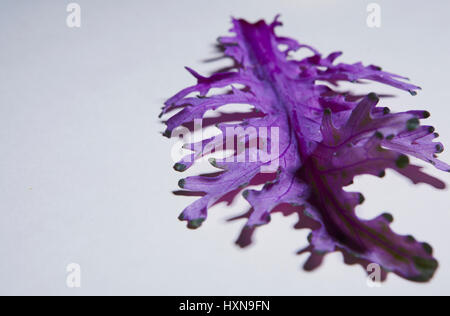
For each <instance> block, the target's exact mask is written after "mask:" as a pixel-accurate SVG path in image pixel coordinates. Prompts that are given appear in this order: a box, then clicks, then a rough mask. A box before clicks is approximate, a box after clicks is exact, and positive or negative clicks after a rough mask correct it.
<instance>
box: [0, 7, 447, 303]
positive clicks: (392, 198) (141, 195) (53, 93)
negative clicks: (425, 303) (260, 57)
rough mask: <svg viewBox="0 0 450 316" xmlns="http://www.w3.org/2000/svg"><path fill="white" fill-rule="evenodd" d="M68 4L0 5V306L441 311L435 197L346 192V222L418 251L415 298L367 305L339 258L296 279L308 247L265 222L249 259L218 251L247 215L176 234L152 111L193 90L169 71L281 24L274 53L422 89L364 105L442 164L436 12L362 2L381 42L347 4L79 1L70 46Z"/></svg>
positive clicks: (372, 186)
mask: <svg viewBox="0 0 450 316" xmlns="http://www.w3.org/2000/svg"><path fill="white" fill-rule="evenodd" d="M68 2H69V1H56V0H55V1H16V0H11V1H6V0H2V1H1V3H0V47H1V50H0V69H1V72H0V144H1V155H0V174H1V177H0V209H1V210H0V258H1V260H0V294H60V295H78V294H153V295H156V294H160V295H277V294H279V295H303V294H362V295H380V294H413V295H416V294H420V295H422V294H423V295H428V294H450V247H449V246H448V241H449V240H450V230H449V228H448V227H449V223H450V213H449V207H448V203H449V201H450V200H449V195H448V191H435V190H433V189H432V188H429V187H426V186H422V185H421V186H416V187H414V186H412V185H410V184H409V183H408V182H407V181H406V180H403V179H401V178H400V177H398V176H397V175H394V174H392V173H389V174H388V176H387V177H386V178H385V179H383V180H380V179H375V178H372V177H367V178H362V179H359V180H358V181H357V183H356V184H355V187H356V188H357V189H361V190H363V192H364V193H365V195H366V198H367V202H366V203H365V204H364V206H363V207H361V208H360V209H359V214H361V216H362V217H365V218H369V217H374V216H375V215H377V214H379V213H381V212H383V211H390V212H392V213H393V214H394V217H395V219H396V221H395V223H394V225H393V227H394V229H395V230H396V231H397V232H398V233H402V234H406V233H412V234H414V235H415V236H416V237H417V238H418V239H419V240H426V241H428V242H429V243H430V244H432V245H433V246H434V248H435V253H436V257H437V258H438V259H439V261H440V269H439V270H438V272H437V275H436V277H435V279H434V280H433V281H432V282H431V283H429V284H426V285H418V284H414V283H411V282H408V281H404V280H402V279H400V278H398V277H396V276H394V275H391V276H390V277H389V280H388V282H387V283H384V284H383V286H382V287H381V288H376V289H374V288H369V287H368V286H367V285H366V281H365V273H364V272H363V271H362V269H361V268H360V267H356V266H346V265H344V264H343V263H342V259H341V256H340V255H338V254H336V255H330V256H328V257H327V259H326V260H325V262H324V265H323V266H322V267H321V268H320V269H319V270H318V271H316V272H314V273H306V272H303V271H302V270H301V269H300V267H301V265H302V263H303V262H304V260H305V259H306V257H304V256H302V257H299V256H296V255H295V251H296V250H298V249H300V248H302V247H303V246H304V245H305V244H306V236H307V234H308V232H307V231H294V230H292V229H291V226H292V225H293V223H294V222H295V220H296V219H295V218H293V217H290V218H282V217H281V216H274V217H273V219H272V223H271V224H270V225H268V226H266V227H264V228H262V229H260V230H259V231H258V233H257V234H256V239H257V242H256V244H255V245H254V246H253V247H251V248H249V249H247V250H240V249H239V248H237V247H236V246H234V245H233V243H232V242H233V241H234V239H235V238H236V237H237V235H238V231H239V228H240V227H241V225H243V222H235V223H232V224H229V223H224V220H225V219H227V218H228V217H229V216H231V215H234V214H239V213H240V212H242V211H244V210H246V205H245V203H244V202H242V201H238V202H237V203H236V204H235V205H233V207H232V208H225V207H223V206H219V207H216V208H215V209H213V210H212V211H211V212H210V218H209V220H208V221H207V222H206V223H205V225H204V226H203V227H202V228H201V229H200V230H197V231H191V230H187V229H186V228H185V225H184V224H183V223H180V222H178V221H177V219H176V218H177V216H178V214H179V212H180V211H181V210H182V209H183V208H184V207H185V206H186V205H187V204H188V203H189V202H190V201H191V200H192V199H190V198H185V197H175V196H173V195H172V194H171V191H172V190H174V189H176V184H177V181H178V179H179V178H180V177H181V175H180V174H177V173H176V172H174V171H173V170H172V168H171V167H172V164H173V162H172V161H171V158H170V150H171V147H172V144H173V143H174V142H173V141H169V140H167V139H165V138H163V137H161V135H160V134H159V133H160V132H161V131H162V130H163V126H162V125H161V124H160V123H159V122H158V119H157V114H158V113H159V110H160V107H161V105H162V104H161V103H162V102H163V101H164V99H165V98H166V97H169V96H170V95H171V94H173V93H175V92H176V91H178V90H179V89H180V88H183V87H185V86H186V85H188V84H191V83H193V78H191V77H190V76H189V75H188V73H187V72H186V71H185V70H184V69H183V66H185V65H187V66H191V67H193V68H195V69H198V70H199V71H200V72H202V73H207V71H209V70H212V69H214V65H213V64H202V63H201V61H202V60H203V59H204V58H207V57H212V56H214V53H213V47H212V44H213V43H214V41H215V39H216V38H217V36H219V35H222V34H226V31H227V30H228V29H229V27H230V24H229V22H230V16H231V15H234V16H236V17H245V18H247V19H249V20H256V19H259V18H265V19H268V20H271V19H272V18H273V17H274V16H275V14H276V13H281V14H282V20H283V22H284V24H285V27H283V28H282V29H281V30H280V31H279V32H280V33H282V34H284V35H288V36H292V37H294V38H297V39H299V40H300V41H302V42H306V43H308V44H311V45H313V46H315V47H316V48H317V49H319V50H320V51H322V52H323V53H324V54H326V53H329V52H331V51H333V50H342V51H344V57H342V58H341V59H340V60H342V61H346V62H356V61H359V60H363V61H364V62H365V63H368V64H369V63H374V64H378V65H381V66H383V68H384V69H386V70H388V71H392V72H395V73H399V74H402V75H405V76H408V77H410V78H412V80H413V82H414V83H416V84H418V85H420V86H422V87H423V91H422V92H420V93H419V95H418V96H416V97H414V98H413V97H411V96H409V94H408V93H404V92H399V91H396V90H394V89H389V88H383V90H376V88H380V86H378V85H374V86H371V87H364V91H371V90H376V91H377V92H386V93H397V94H398V95H399V97H398V98H396V99H390V100H385V101H383V104H386V105H389V106H390V107H391V108H392V109H394V110H401V109H405V108H417V109H427V110H429V111H430V112H432V114H433V116H432V118H431V119H430V122H431V123H432V124H433V125H435V126H436V127H437V130H438V132H440V134H441V135H443V136H442V139H441V140H442V142H444V144H447V145H449V146H450V124H449V115H450V110H449V104H448V100H449V97H450V95H449V93H450V92H449V91H450V89H449V87H448V74H449V73H450V64H449V62H448V56H449V55H450V44H449V40H448V33H449V24H448V12H450V2H448V1H444V0H441V1H433V3H432V4H430V3H429V4H426V3H425V2H423V1H411V0H409V1H398V0H397V1H378V3H380V4H381V6H382V9H383V11H382V14H383V15H382V27H381V28H380V29H369V28H368V27H367V26H366V16H367V13H366V5H367V4H368V3H369V2H368V1H361V0H352V1H317V0H310V1H306V0H304V1H300V0H299V1H294V0H289V1H288V0H281V1H261V0H258V1H249V0H246V1H242V0H233V1H232V0H227V1H210V0H208V1H206V0H204V1H168V0H165V1H136V0H135V1H111V0H110V1H94V0H79V1H78V3H79V4H80V5H81V8H82V27H81V29H69V28H68V27H67V26H66V24H65V19H66V15H67V13H66V11H65V9H66V8H65V6H66V4H67V3H68ZM449 153H450V151H448V152H446V153H444V154H443V155H442V156H441V157H442V158H443V159H444V160H447V161H450V154H449ZM427 169H428V170H431V172H432V173H433V174H435V175H439V176H440V177H441V178H442V179H444V180H445V181H447V182H450V177H449V176H448V174H445V173H440V172H437V171H434V170H433V168H431V167H428V168H427ZM197 170H199V169H197ZM71 262H75V263H79V264H80V265H81V267H82V287H81V288H80V289H69V288H67V287H66V282H65V279H66V271H65V269H66V265H67V264H69V263H71Z"/></svg>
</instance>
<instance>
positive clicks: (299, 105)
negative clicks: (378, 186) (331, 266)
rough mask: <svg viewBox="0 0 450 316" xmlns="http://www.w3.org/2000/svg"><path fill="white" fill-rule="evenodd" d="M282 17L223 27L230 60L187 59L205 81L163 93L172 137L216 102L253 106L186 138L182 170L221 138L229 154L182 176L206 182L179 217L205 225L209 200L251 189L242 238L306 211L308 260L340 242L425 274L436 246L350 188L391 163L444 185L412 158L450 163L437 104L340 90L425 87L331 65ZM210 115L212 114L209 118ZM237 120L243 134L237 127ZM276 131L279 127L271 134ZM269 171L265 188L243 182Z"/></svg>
mask: <svg viewBox="0 0 450 316" xmlns="http://www.w3.org/2000/svg"><path fill="white" fill-rule="evenodd" d="M279 25H281V23H280V22H279V21H278V20H277V18H276V19H275V21H274V22H272V23H271V24H267V23H266V22H264V21H259V22H257V23H255V24H251V23H248V22H247V21H245V20H236V19H233V28H232V29H231V31H232V32H233V33H234V35H233V36H229V37H222V38H220V39H219V42H220V45H221V47H222V48H223V54H224V56H226V57H229V58H231V59H232V60H233V61H234V66H233V67H231V68H230V69H228V70H227V71H226V72H218V73H215V74H213V75H212V76H210V77H204V76H201V75H199V74H198V73H196V72H195V71H194V70H192V69H190V68H186V69H187V70H188V71H189V72H190V73H191V74H192V75H193V76H194V77H195V78H196V79H197V84H196V85H194V86H191V87H188V88H186V89H184V90H182V91H180V92H179V93H177V94H176V95H175V96H173V97H172V98H170V99H169V100H168V101H167V102H166V103H165V107H164V108H163V112H162V115H164V114H168V113H170V112H171V111H174V110H176V109H180V110H179V111H178V112H177V113H176V114H175V115H172V116H171V117H170V118H169V119H168V121H167V122H166V125H167V130H166V132H165V133H164V134H165V135H166V136H169V137H170V135H171V134H172V133H173V131H174V130H176V128H178V127H180V126H187V125H190V124H192V123H193V121H194V120H196V119H202V118H204V116H205V114H206V112H207V111H209V110H217V109H219V108H220V107H222V106H224V105H227V104H248V105H251V106H253V107H254V112H252V113H250V114H249V113H247V114H246V113H243V114H242V115H241V116H239V115H236V114H233V115H230V120H233V121H236V120H238V121H239V122H238V123H227V122H226V119H222V120H221V119H220V118H217V122H218V124H217V127H218V129H219V130H220V132H221V134H220V135H219V136H217V137H211V138H207V139H203V140H201V141H196V142H194V143H188V144H185V146H184V148H185V149H190V150H191V151H192V153H191V154H189V155H187V156H186V157H184V158H183V159H181V160H180V161H179V162H178V163H176V164H175V166H174V168H175V170H177V171H185V170H187V169H188V168H190V167H191V166H192V165H193V163H194V162H195V161H196V160H197V159H200V158H202V157H205V156H208V154H210V153H213V152H220V151H221V150H222V149H223V148H224V144H227V146H226V147H225V148H226V149H231V152H232V153H230V154H229V155H228V156H225V157H223V159H210V162H211V164H212V165H213V166H214V167H216V168H217V169H218V172H217V173H215V174H211V175H201V176H196V177H188V178H186V179H182V180H180V182H179V185H180V187H181V188H183V189H184V190H187V191H188V192H192V193H194V192H196V193H199V192H200V193H201V197H200V198H199V199H198V200H197V201H195V202H194V203H193V204H191V205H189V206H188V207H187V208H186V209H185V210H184V211H183V212H182V213H181V215H180V219H181V220H184V221H187V222H188V227H189V228H198V227H199V226H200V225H201V224H202V223H203V221H204V220H205V219H206V218H207V215H208V209H209V208H210V207H211V206H212V205H214V204H216V203H219V202H221V201H228V202H229V203H230V202H231V200H232V199H233V198H234V196H235V195H236V194H237V193H238V192H241V191H243V192H242V193H243V195H244V197H245V199H246V200H247V201H248V203H249V204H250V206H251V209H250V211H249V212H247V213H245V214H244V215H243V216H239V217H236V218H235V219H242V218H245V219H246V224H245V226H244V228H243V231H242V233H241V236H240V237H239V239H238V241H237V243H238V244H239V245H240V246H242V247H244V246H247V245H248V244H250V243H251V236H252V234H253V232H254V231H255V229H256V227H258V226H260V225H264V224H267V223H269V222H270V214H271V213H274V212H278V211H279V212H282V213H283V214H285V215H288V214H292V213H294V212H295V213H298V216H299V223H298V224H297V225H296V226H295V228H309V229H311V231H312V232H311V234H310V237H309V242H310V245H309V246H308V247H306V248H305V249H304V250H302V251H301V252H300V253H303V252H310V253H311V257H310V259H309V260H308V261H307V262H306V264H305V269H306V270H312V269H315V268H317V267H318V266H319V265H320V264H321V262H322V260H323V256H324V255H325V254H326V253H330V252H335V251H341V252H343V254H344V258H345V260H344V261H345V262H346V263H349V264H354V263H361V264H363V265H364V264H368V263H377V264H379V265H380V266H381V267H382V268H383V269H384V273H386V272H394V273H396V274H398V275H399V276H401V277H404V278H406V279H409V280H413V281H419V282H425V281H428V280H429V279H430V278H431V277H432V276H433V274H434V272H435V270H436V268H437V266H438V263H437V261H436V260H435V259H434V258H433V256H432V248H431V246H429V245H428V244H427V243H421V242H418V241H416V240H415V239H414V238H413V237H411V236H400V235H398V234H396V233H394V232H393V231H392V230H391V229H390V227H389V226H390V223H391V222H392V221H393V218H392V216H391V215H389V214H382V215H380V216H378V217H377V218H375V219H373V220H361V219H359V218H358V217H357V215H356V213H355V208H356V207H357V206H358V205H360V204H362V203H363V202H364V199H365V198H364V196H363V195H362V194H361V193H357V192H348V191H346V190H345V187H347V186H349V185H350V184H352V183H353V180H354V178H355V177H356V176H359V175H364V174H368V175H373V176H377V177H383V176H384V174H385V170H386V169H392V170H395V171H396V172H398V173H399V174H401V175H403V176H404V177H406V178H409V179H410V180H411V182H412V183H414V184H417V183H426V184H429V185H431V186H433V187H435V188H437V189H443V188H445V184H444V183H443V182H442V181H440V180H439V179H436V178H434V177H432V176H430V175H427V174H426V173H424V172H422V171H421V168H420V167H419V166H415V165H411V164H410V162H409V157H408V156H413V157H416V158H419V159H422V160H424V161H425V162H428V163H431V164H432V165H434V166H435V167H436V168H438V169H440V170H444V171H447V172H448V171H449V170H450V166H449V165H447V164H446V163H444V162H442V161H440V160H438V159H437V154H439V153H441V152H442V151H443V145H442V144H441V143H437V142H434V141H433V140H434V139H435V138H436V137H438V135H437V134H436V133H435V132H434V128H432V127H430V126H423V125H421V120H423V119H426V118H427V117H429V113H428V112H426V111H409V112H400V113H391V111H390V110H389V109H388V108H387V107H379V106H377V104H378V103H379V97H378V96H377V95H376V94H375V93H370V94H369V95H367V96H355V95H351V93H350V92H348V93H338V92H335V91H334V90H333V89H332V88H331V87H332V86H336V85H338V84H339V82H340V81H349V82H354V83H359V82H360V81H361V80H370V81H376V82H379V83H383V84H386V85H390V86H393V87H396V88H398V89H401V90H404V91H408V92H410V93H411V94H412V95H415V94H416V91H417V90H419V89H420V88H419V87H418V86H415V85H412V84H410V83H407V82H405V80H406V78H404V77H401V76H398V75H395V74H392V73H388V72H384V71H382V70H381V68H379V67H377V66H373V65H370V66H364V65H363V64H362V63H355V64H345V63H339V64H335V60H336V59H337V58H338V57H339V56H340V55H341V54H342V53H340V52H335V53H332V54H330V55H329V56H327V57H325V58H323V57H322V55H321V54H320V53H319V52H318V51H317V50H315V49H314V48H312V47H310V46H308V45H304V44H300V43H298V42H297V41H296V40H294V39H291V38H287V37H280V36H277V35H276V34H275V28H276V27H277V26H279ZM280 46H283V47H284V48H281V47H280ZM299 49H306V50H309V51H310V52H312V53H313V56H311V57H308V58H304V59H302V60H293V59H291V58H290V53H291V52H292V51H296V50H299ZM318 81H321V82H326V83H328V84H327V85H325V84H319V83H318ZM226 87H229V91H228V92H225V93H222V94H210V92H211V89H214V88H226ZM196 93H197V94H198V95H197V96H195V95H193V94H196ZM255 113H258V115H255ZM205 120H209V121H208V125H211V123H212V120H213V119H211V118H208V119H205ZM239 129H240V131H241V132H242V131H244V133H232V134H230V133H229V130H232V131H236V130H239ZM273 130H276V133H271V131H273ZM251 131H253V132H251ZM255 131H256V132H255ZM263 131H264V132H263ZM229 143H231V144H232V145H231V147H230V146H228V144H229ZM262 157H264V159H263V158H262ZM274 166H275V168H274ZM271 168H272V169H271ZM264 182H266V183H265V185H264V186H263V188H262V189H261V190H255V189H251V188H249V189H245V188H247V187H249V186H253V185H256V184H262V183H264ZM290 208H291V209H290ZM292 208H293V209H292Z"/></svg>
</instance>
